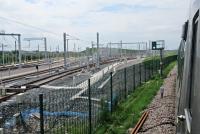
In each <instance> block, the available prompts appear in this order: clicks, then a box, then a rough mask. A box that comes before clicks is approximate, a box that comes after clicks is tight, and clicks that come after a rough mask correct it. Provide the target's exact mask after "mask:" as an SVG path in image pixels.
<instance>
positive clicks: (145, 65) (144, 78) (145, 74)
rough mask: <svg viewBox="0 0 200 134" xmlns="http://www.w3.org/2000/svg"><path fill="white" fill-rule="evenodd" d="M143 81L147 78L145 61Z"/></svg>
mask: <svg viewBox="0 0 200 134" xmlns="http://www.w3.org/2000/svg"><path fill="white" fill-rule="evenodd" d="M144 81H145V82H146V81H147V78H146V63H144Z"/></svg>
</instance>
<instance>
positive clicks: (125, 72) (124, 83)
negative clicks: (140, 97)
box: [124, 68, 127, 99]
mask: <svg viewBox="0 0 200 134" xmlns="http://www.w3.org/2000/svg"><path fill="white" fill-rule="evenodd" d="M126 82H127V80H126V68H124V88H125V89H124V90H125V94H124V95H125V99H126V94H127V89H126V88H127V87H126Z"/></svg>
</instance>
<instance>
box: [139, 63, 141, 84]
mask: <svg viewBox="0 0 200 134" xmlns="http://www.w3.org/2000/svg"><path fill="white" fill-rule="evenodd" d="M139 69H140V71H139V73H140V85H141V83H142V82H141V77H142V71H141V63H139Z"/></svg>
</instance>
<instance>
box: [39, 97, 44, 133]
mask: <svg viewBox="0 0 200 134" xmlns="http://www.w3.org/2000/svg"><path fill="white" fill-rule="evenodd" d="M39 102H40V133H41V134H44V116H43V94H39Z"/></svg>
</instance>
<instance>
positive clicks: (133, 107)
mask: <svg viewBox="0 0 200 134" xmlns="http://www.w3.org/2000/svg"><path fill="white" fill-rule="evenodd" d="M175 64H176V62H172V63H171V64H169V65H168V66H167V67H166V68H165V69H164V72H163V76H164V78H165V77H166V76H167V74H168V73H169V72H170V70H171V69H172V68H173V67H174V66H175ZM162 84H163V79H162V78H160V77H159V75H156V76H154V77H153V78H152V79H151V80H149V81H148V82H146V83H144V84H143V85H141V86H140V87H138V88H136V90H135V91H134V92H133V93H132V94H131V95H129V96H128V98H127V100H125V101H124V102H122V103H121V104H120V105H119V106H118V107H117V108H116V110H115V112H113V114H112V115H110V117H109V120H107V121H106V122H104V123H102V125H101V126H99V128H98V129H97V131H96V132H95V134H124V133H126V132H127V130H128V128H130V127H133V126H134V124H136V123H137V121H138V120H139V118H140V116H141V114H142V111H143V110H144V109H145V108H147V106H148V105H149V104H150V103H151V101H152V99H153V98H154V96H155V95H156V93H157V91H158V90H159V88H160V86H161V85H162Z"/></svg>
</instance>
